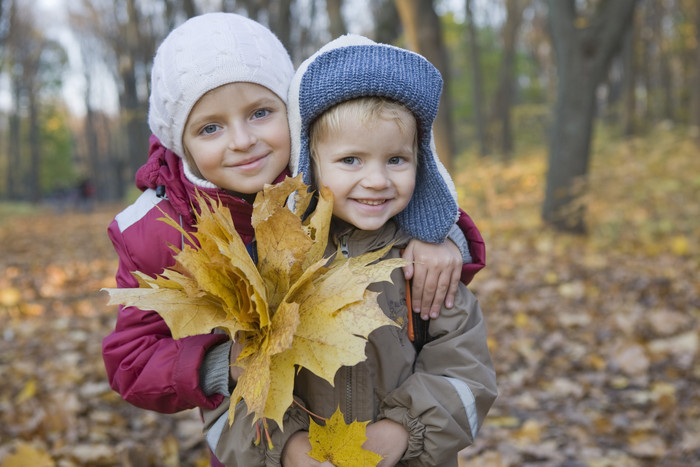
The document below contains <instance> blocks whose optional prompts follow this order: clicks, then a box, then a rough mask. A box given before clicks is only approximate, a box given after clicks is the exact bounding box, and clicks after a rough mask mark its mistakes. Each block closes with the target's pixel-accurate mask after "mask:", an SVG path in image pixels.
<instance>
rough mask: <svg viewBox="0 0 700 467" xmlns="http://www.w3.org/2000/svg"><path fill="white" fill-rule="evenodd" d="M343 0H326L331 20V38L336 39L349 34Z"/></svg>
mask: <svg viewBox="0 0 700 467" xmlns="http://www.w3.org/2000/svg"><path fill="white" fill-rule="evenodd" d="M342 10H343V0H326V11H327V12H328V20H329V22H330V27H329V28H328V29H329V32H330V33H331V38H332V39H335V38H337V37H340V36H342V35H343V34H347V33H348V30H347V27H346V26H345V21H344V20H343V11H342Z"/></svg>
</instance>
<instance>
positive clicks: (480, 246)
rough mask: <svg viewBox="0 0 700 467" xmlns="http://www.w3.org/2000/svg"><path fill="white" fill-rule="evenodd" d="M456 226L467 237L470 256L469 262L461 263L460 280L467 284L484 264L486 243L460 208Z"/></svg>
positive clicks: (470, 219) (467, 215)
mask: <svg viewBox="0 0 700 467" xmlns="http://www.w3.org/2000/svg"><path fill="white" fill-rule="evenodd" d="M457 226H458V227H459V228H460V229H462V232H463V233H464V237H465V238H466V239H467V245H468V247H469V254H470V255H471V258H472V261H471V262H470V263H464V264H463V265H462V277H461V281H462V283H463V284H464V285H469V283H470V282H471V281H472V279H474V276H475V275H476V273H477V272H479V271H481V270H482V269H483V268H484V266H485V265H486V245H485V244H484V239H483V238H482V237H481V232H479V229H478V228H477V227H476V224H474V221H473V220H472V218H471V217H469V214H467V213H466V212H464V211H462V210H461V209H460V210H459V219H458V220H457Z"/></svg>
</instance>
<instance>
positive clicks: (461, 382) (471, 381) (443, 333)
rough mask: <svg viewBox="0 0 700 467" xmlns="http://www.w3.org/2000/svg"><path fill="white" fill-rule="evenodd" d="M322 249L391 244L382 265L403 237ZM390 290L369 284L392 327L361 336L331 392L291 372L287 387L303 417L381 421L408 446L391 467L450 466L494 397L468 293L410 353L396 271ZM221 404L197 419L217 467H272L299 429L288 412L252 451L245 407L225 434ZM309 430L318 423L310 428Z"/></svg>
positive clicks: (348, 240)
mask: <svg viewBox="0 0 700 467" xmlns="http://www.w3.org/2000/svg"><path fill="white" fill-rule="evenodd" d="M342 229H343V230H342V233H341V234H336V235H334V236H333V238H334V241H336V244H330V242H329V251H328V252H329V253H334V252H335V251H336V248H337V246H336V245H337V244H338V243H339V244H340V245H341V249H342V251H343V253H344V254H345V255H346V256H347V255H349V256H357V255H360V254H362V253H364V252H367V251H373V250H377V249H379V248H382V247H384V246H386V245H387V244H389V243H391V242H394V241H396V244H395V245H394V247H393V248H392V249H391V250H390V251H389V253H388V254H387V256H386V257H387V258H389V257H392V258H396V257H399V256H400V249H401V248H402V247H403V246H405V244H406V243H407V241H408V238H406V237H405V235H403V234H402V233H401V232H399V231H397V228H396V226H395V224H393V223H392V222H389V223H387V225H385V226H384V227H383V228H382V229H380V230H379V231H376V232H368V231H361V230H357V229H352V228H347V227H346V226H344V227H342ZM392 279H393V281H394V283H393V284H391V283H388V282H383V283H378V284H373V285H372V286H371V289H373V290H375V291H378V292H381V294H380V295H379V298H378V300H379V304H380V306H381V308H382V310H384V313H385V314H386V315H387V316H389V317H390V318H391V319H393V320H395V321H396V322H398V323H401V325H402V326H401V327H393V326H384V327H381V328H379V329H377V330H375V331H374V332H372V333H371V334H370V336H369V341H368V343H367V346H366V350H365V352H366V354H367V360H366V361H364V362H362V363H360V364H357V365H355V366H353V367H343V368H341V369H340V370H339V371H338V373H337V374H336V377H335V385H334V386H331V385H330V384H328V383H327V382H326V381H325V380H323V379H321V378H318V377H317V376H316V375H314V374H313V373H311V372H309V371H307V370H305V369H301V371H300V372H299V375H298V376H297V379H296V381H295V390H294V392H295V397H296V399H297V401H298V402H300V403H301V404H303V405H304V406H305V407H306V408H307V409H308V410H310V411H311V412H313V413H315V414H318V415H320V416H322V417H325V418H329V417H330V416H331V415H332V414H333V412H334V411H335V410H336V408H337V407H340V410H341V412H343V414H344V416H345V420H346V422H348V423H349V422H352V421H354V420H358V421H367V420H371V421H377V420H381V419H383V418H388V419H391V420H394V421H396V422H398V423H400V424H402V425H403V426H404V427H405V428H406V430H408V432H409V446H408V449H407V450H406V452H405V453H404V456H403V458H402V460H401V462H400V463H399V465H406V466H455V467H456V466H457V453H458V452H459V451H460V450H461V449H463V448H465V447H467V446H469V445H470V444H472V442H473V440H474V437H475V435H476V433H477V431H478V429H479V427H480V426H481V424H482V423H483V421H484V418H485V417H486V414H487V412H488V411H489V409H490V407H491V405H492V404H493V402H494V400H495V399H496V395H497V390H496V375H495V372H494V369H493V364H492V362H491V356H490V354H489V351H488V348H487V346H486V327H485V323H484V319H483V316H482V313H481V310H480V308H479V304H478V302H477V300H476V298H475V297H474V295H473V294H472V293H471V292H470V291H469V290H468V289H467V288H466V287H465V286H464V285H463V284H460V288H459V291H458V293H457V295H456V297H455V306H454V307H453V308H452V309H446V308H444V307H443V309H442V310H441V312H440V317H439V318H437V319H435V320H431V321H430V327H429V334H430V336H431V340H430V342H428V343H427V344H425V346H424V347H423V348H422V350H421V351H420V353H418V354H417V353H416V351H415V349H414V346H413V344H412V343H411V341H410V340H409V339H408V336H407V332H406V323H407V320H406V318H407V307H406V298H405V297H406V283H405V280H404V278H403V272H402V271H401V270H400V269H397V270H395V271H394V273H393V275H392ZM227 408H228V403H227V401H225V402H224V403H223V404H221V406H220V407H219V409H218V410H215V411H208V412H206V413H205V424H206V431H207V440H208V442H209V445H210V447H211V448H212V450H214V453H215V455H216V457H217V458H218V459H219V460H220V461H221V462H223V463H225V464H226V465H227V466H245V467H248V466H263V465H280V454H281V451H282V448H283V447H284V443H285V442H286V440H287V439H288V438H289V437H290V436H291V435H292V434H294V433H295V432H297V431H300V430H304V431H306V430H308V425H309V415H308V414H306V413H305V412H303V411H302V410H301V409H300V408H299V407H296V406H293V407H291V408H290V409H289V410H288V412H287V414H286V417H285V421H284V432H281V431H280V430H279V428H278V427H277V426H275V424H274V423H271V424H270V431H271V432H270V435H271V436H272V442H273V444H274V446H275V448H274V449H273V450H268V449H267V448H266V443H264V442H262V443H260V444H259V445H258V446H255V445H254V441H255V438H256V433H255V428H254V427H252V426H251V421H252V416H251V415H248V416H245V417H244V416H243V414H245V413H246V408H245V404H244V403H243V402H241V403H240V404H239V407H237V412H236V419H235V422H234V424H233V426H231V427H229V426H228V422H227V413H226V410H227ZM317 422H318V421H317Z"/></svg>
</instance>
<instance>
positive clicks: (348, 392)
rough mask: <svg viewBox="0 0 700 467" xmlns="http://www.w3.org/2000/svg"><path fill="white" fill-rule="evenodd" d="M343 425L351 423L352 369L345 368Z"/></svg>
mask: <svg viewBox="0 0 700 467" xmlns="http://www.w3.org/2000/svg"><path fill="white" fill-rule="evenodd" d="M345 423H346V424H348V425H349V424H350V423H352V367H351V366H348V367H346V368H345Z"/></svg>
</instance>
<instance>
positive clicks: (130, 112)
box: [120, 0, 150, 173]
mask: <svg viewBox="0 0 700 467" xmlns="http://www.w3.org/2000/svg"><path fill="white" fill-rule="evenodd" d="M127 13H128V22H127V23H126V24H125V25H124V28H125V30H126V32H127V37H126V50H125V54H124V55H123V56H122V57H121V60H120V66H121V69H120V75H121V80H122V86H123V87H122V92H121V96H120V104H121V109H122V119H123V120H122V121H123V122H124V126H125V127H126V138H127V148H128V149H127V150H128V151H129V154H128V160H129V170H130V172H131V173H136V170H137V169H138V168H139V167H140V166H141V164H143V162H144V161H145V154H146V153H147V151H148V135H147V128H148V124H147V120H146V112H147V102H143V103H142V102H141V101H140V99H139V94H138V85H137V82H138V72H137V69H138V67H137V64H136V60H138V58H139V57H140V54H139V52H140V50H142V49H143V48H144V47H147V46H149V47H150V45H147V44H145V43H140V42H142V40H140V32H139V14H138V10H137V8H136V3H135V0H128V1H127ZM143 42H145V41H143Z"/></svg>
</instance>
